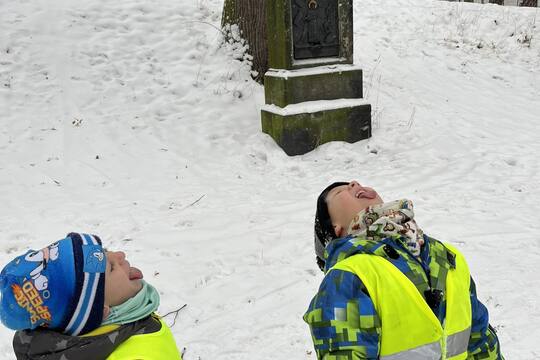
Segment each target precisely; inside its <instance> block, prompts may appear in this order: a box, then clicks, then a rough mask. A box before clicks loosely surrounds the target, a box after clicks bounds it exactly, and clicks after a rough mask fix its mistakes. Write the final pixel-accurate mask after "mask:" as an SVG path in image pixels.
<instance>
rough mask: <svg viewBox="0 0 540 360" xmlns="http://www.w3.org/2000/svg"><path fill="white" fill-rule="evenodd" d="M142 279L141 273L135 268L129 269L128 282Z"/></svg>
mask: <svg viewBox="0 0 540 360" xmlns="http://www.w3.org/2000/svg"><path fill="white" fill-rule="evenodd" d="M142 278H143V273H142V271H141V270H139V269H137V268H136V267H130V268H129V280H140V279H142Z"/></svg>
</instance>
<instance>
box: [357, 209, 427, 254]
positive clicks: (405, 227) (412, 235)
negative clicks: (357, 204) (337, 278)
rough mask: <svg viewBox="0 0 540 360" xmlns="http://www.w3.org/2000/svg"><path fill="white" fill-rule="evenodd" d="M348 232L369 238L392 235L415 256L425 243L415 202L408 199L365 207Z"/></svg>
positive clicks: (374, 238)
mask: <svg viewBox="0 0 540 360" xmlns="http://www.w3.org/2000/svg"><path fill="white" fill-rule="evenodd" d="M347 233H348V234H349V235H355V236H357V235H363V236H365V237H366V239H368V240H381V239H384V238H387V237H390V238H392V239H394V240H396V241H399V242H400V243H401V244H402V245H403V246H405V247H406V248H407V249H408V250H409V251H410V252H411V253H412V254H413V255H414V256H420V249H421V248H422V245H424V232H423V231H422V229H420V228H419V227H418V225H417V224H416V221H415V220H414V211H413V203H412V201H410V200H406V199H403V200H396V201H392V202H389V203H384V204H380V205H374V206H369V207H367V208H365V209H364V210H362V211H360V212H359V213H358V214H357V215H356V216H355V217H354V219H353V220H352V221H351V224H350V225H349V229H348V230H347Z"/></svg>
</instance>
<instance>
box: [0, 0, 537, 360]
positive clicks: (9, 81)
mask: <svg viewBox="0 0 540 360" xmlns="http://www.w3.org/2000/svg"><path fill="white" fill-rule="evenodd" d="M221 7H222V0H197V1H195V0H174V1H172V0H151V1H142V0H126V1H121V2H114V1H106V0H89V1H86V2H73V1H69V0H56V1H46V0H34V1H27V0H22V1H2V2H0V14H1V18H0V20H1V21H0V109H1V115H0V124H1V128H0V200H1V201H0V204H1V208H0V239H1V240H0V241H1V244H2V245H1V247H0V264H2V266H3V264H5V263H7V262H8V261H9V260H10V259H11V258H13V257H14V256H15V255H18V254H20V253H22V252H24V251H26V249H27V248H29V247H31V248H40V247H42V246H44V245H47V244H48V243H51V242H52V241H55V240H57V239H60V238H62V237H63V236H64V235H65V234H66V233H68V232H70V231H86V232H92V233H96V234H99V235H100V236H101V237H102V238H103V240H104V241H105V243H106V245H107V246H108V247H109V248H112V249H122V250H125V251H126V252H127V253H128V258H129V260H130V261H131V263H132V264H134V265H137V266H139V267H140V268H141V269H142V270H143V272H144V273H145V277H146V279H147V280H148V281H149V282H151V283H152V284H154V285H155V286H156V287H157V288H158V289H159V290H160V292H161V295H162V305H161V308H160V312H161V313H163V314H164V313H167V312H169V311H172V310H175V309H177V308H179V307H180V306H182V305H183V304H185V303H187V304H188V306H187V307H186V308H185V309H184V310H182V311H181V312H180V313H179V316H178V319H177V320H176V324H175V325H174V326H173V327H172V331H173V333H174V336H175V338H176V341H177V343H178V345H179V347H180V348H183V347H186V355H185V359H186V360H192V359H193V360H194V359H203V360H204V359H209V360H216V359H315V356H314V353H313V351H312V349H313V346H312V343H311V338H310V334H309V330H308V328H307V326H306V325H305V324H304V323H303V321H302V319H301V317H302V314H303V312H304V311H305V309H306V308H307V305H308V303H309V301H310V299H311V297H312V296H313V295H314V294H315V292H316V290H317V287H318V285H319V283H320V281H321V279H322V274H321V273H320V272H319V271H318V269H317V267H316V265H315V262H314V254H313V248H312V234H313V215H314V212H315V199H316V197H317V195H318V193H319V191H320V190H321V189H322V188H323V187H324V186H326V185H327V184H328V183H329V182H331V181H334V180H350V179H358V180H359V181H360V182H361V183H363V184H367V185H371V186H373V187H375V188H376V189H377V190H378V191H379V193H380V194H381V195H382V197H383V198H384V199H386V200H394V199H397V198H402V197H407V198H410V199H412V200H413V201H414V202H415V204H416V213H417V220H418V223H419V225H420V226H422V227H423V229H424V230H425V231H426V232H427V233H429V234H431V235H432V236H434V237H437V238H440V239H442V240H445V241H449V242H451V243H453V244H455V245H456V246H458V247H459V248H460V249H461V250H462V251H463V252H464V253H465V255H466V257H467V259H468V261H469V263H470V267H471V271H472V273H473V274H474V277H475V280H476V283H477V285H478V291H479V296H480V298H481V299H482V300H483V301H484V303H485V304H486V306H487V307H488V308H489V310H490V316H491V323H492V324H493V325H494V326H495V327H496V328H497V329H498V331H499V336H500V339H501V344H502V348H503V350H504V353H505V355H506V358H507V359H509V360H514V359H516V360H533V359H538V358H540V350H538V347H537V343H538V339H540V330H539V326H538V324H539V323H540V300H539V299H540V280H539V276H538V273H539V270H540V265H539V264H540V235H539V234H540V223H539V222H538V221H537V220H536V216H537V215H538V214H539V213H540V201H539V200H540V198H539V196H538V189H539V188H540V166H539V161H538V154H539V153H540V136H539V135H538V132H539V129H540V114H539V113H540V27H539V26H538V23H537V17H538V9H531V8H514V7H500V6H495V5H480V4H468V3H456V2H441V1H431V0H363V1H355V2H354V9H355V64H356V65H359V66H361V67H362V68H363V69H364V85H365V89H364V90H365V91H364V95H365V97H366V98H367V101H369V102H370V103H371V104H372V106H373V138H371V139H370V140H368V141H362V142H359V143H356V144H346V143H337V142H336V143H330V144H326V145H323V146H321V147H320V148H318V149H317V150H315V151H313V152H311V153H309V154H306V155H304V156H297V157H287V156H286V155H285V154H284V153H283V152H282V151H281V150H280V149H279V148H278V147H277V146H276V144H275V143H274V142H273V140H271V139H270V138H269V137H268V136H266V135H264V134H262V133H261V130H260V128H261V126H260V109H261V106H262V105H263V103H264V94H263V88H262V87H261V86H259V85H257V84H256V83H254V82H253V81H252V80H251V79H250V77H249V74H250V69H249V67H248V66H247V63H246V61H245V60H246V59H249V57H248V56H245V55H244V54H243V53H242V49H243V48H244V46H242V45H238V44H227V45H226V46H220V43H221V38H222V35H221V32H220V30H219V23H220V15H221V14H220V12H221ZM243 60H244V61H243ZM167 321H168V322H169V323H172V318H171V317H168V318H167ZM0 336H1V340H0V358H2V359H14V355H13V353H12V350H11V337H12V332H11V331H9V330H7V329H5V328H3V327H2V328H1V330H0Z"/></svg>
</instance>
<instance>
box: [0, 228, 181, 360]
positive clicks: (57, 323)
mask: <svg viewBox="0 0 540 360" xmlns="http://www.w3.org/2000/svg"><path fill="white" fill-rule="evenodd" d="M142 278H143V275H142V273H141V271H140V270H139V269H137V268H135V267H131V266H130V264H129V262H128V261H127V260H126V258H125V254H124V253H123V252H121V251H119V252H113V251H107V250H105V249H103V248H102V246H101V240H100V239H99V238H98V237H97V236H94V235H89V234H77V233H70V234H69V235H68V236H67V237H66V238H65V239H63V240H60V241H58V242H55V243H53V244H51V245H49V246H47V247H46V248H44V249H42V250H39V251H28V252H27V253H26V254H24V255H21V256H19V257H17V258H15V259H14V260H12V261H11V262H10V263H9V264H7V265H6V267H5V268H4V269H3V270H2V272H1V273H0V311H1V313H0V318H1V320H2V323H3V324H4V325H5V326H7V327H8V328H10V329H13V330H18V331H17V332H16V333H15V337H14V339H13V347H14V350H15V354H16V356H17V359H19V360H21V359H24V360H31V359H40V360H60V359H62V360H64V359H65V360H68V359H70V360H71V359H73V360H87V359H88V360H90V359H92V360H105V359H107V360H133V359H141V360H181V356H180V354H179V352H178V349H177V347H176V344H175V342H174V338H173V336H172V334H171V331H170V329H169V328H168V326H167V325H166V324H165V323H164V322H163V321H162V320H161V319H160V318H159V316H157V315H156V314H155V313H154V311H156V309H157V308H158V306H159V294H158V292H157V291H156V289H154V287H152V286H151V285H150V284H148V283H146V282H145V281H143V280H142Z"/></svg>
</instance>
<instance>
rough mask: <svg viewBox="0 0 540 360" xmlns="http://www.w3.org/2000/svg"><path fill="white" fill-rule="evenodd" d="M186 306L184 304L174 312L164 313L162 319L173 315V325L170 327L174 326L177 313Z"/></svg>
mask: <svg viewBox="0 0 540 360" xmlns="http://www.w3.org/2000/svg"><path fill="white" fill-rule="evenodd" d="M186 306H187V304H184V305H182V306H181V307H180V308H178V309H176V310H173V311H170V312H168V313H166V314H165V315H163V316H162V318H164V317H166V316H169V315H171V314H174V319H173V323H172V325H171V327H173V326H174V324H176V318H177V317H178V313H179V312H180V311H181V310H183V309H184V308H185V307H186Z"/></svg>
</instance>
